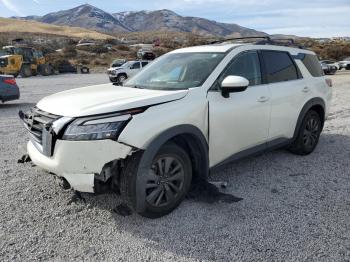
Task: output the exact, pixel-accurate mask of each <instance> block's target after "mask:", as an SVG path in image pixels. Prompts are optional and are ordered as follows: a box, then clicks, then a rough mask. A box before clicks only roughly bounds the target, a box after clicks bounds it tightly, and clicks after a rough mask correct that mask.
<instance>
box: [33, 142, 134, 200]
mask: <svg viewBox="0 0 350 262" xmlns="http://www.w3.org/2000/svg"><path fill="white" fill-rule="evenodd" d="M132 150H133V148H132V147H130V146H128V145H124V144H121V143H118V142H115V141H112V140H96V141H65V140H57V141H56V145H55V150H54V153H53V155H52V156H51V157H47V156H45V155H43V154H42V153H41V152H40V151H39V150H38V149H37V148H36V147H35V145H34V144H33V142H32V141H29V142H28V144H27V151H28V154H29V156H30V158H31V159H32V161H33V162H34V164H36V165H37V166H39V167H41V168H42V169H44V170H46V171H49V172H51V173H54V174H55V175H57V176H59V177H64V178H65V179H66V180H67V181H68V183H69V184H70V185H71V187H72V188H74V190H77V191H80V192H89V193H93V192H94V180H95V174H100V172H101V170H102V168H103V167H104V165H105V164H106V163H108V162H110V161H113V160H118V159H125V158H126V157H127V156H128V155H130V154H131V153H132Z"/></svg>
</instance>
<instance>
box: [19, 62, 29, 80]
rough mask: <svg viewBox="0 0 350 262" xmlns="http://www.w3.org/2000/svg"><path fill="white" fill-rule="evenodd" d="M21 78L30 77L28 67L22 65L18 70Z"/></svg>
mask: <svg viewBox="0 0 350 262" xmlns="http://www.w3.org/2000/svg"><path fill="white" fill-rule="evenodd" d="M20 75H21V77H23V78H25V77H31V76H32V69H31V68H30V65H22V68H21V70H20Z"/></svg>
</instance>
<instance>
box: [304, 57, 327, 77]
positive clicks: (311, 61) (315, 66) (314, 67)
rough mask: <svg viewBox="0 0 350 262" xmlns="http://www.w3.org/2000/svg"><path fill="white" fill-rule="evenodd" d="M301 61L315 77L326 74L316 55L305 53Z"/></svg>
mask: <svg viewBox="0 0 350 262" xmlns="http://www.w3.org/2000/svg"><path fill="white" fill-rule="evenodd" d="M301 61H302V62H303V64H304V66H305V67H306V68H307V70H308V71H309V73H310V74H311V75H312V76H313V77H320V76H323V75H324V73H323V70H322V67H321V65H320V62H319V61H318V58H317V56H316V55H309V54H303V55H302V58H301Z"/></svg>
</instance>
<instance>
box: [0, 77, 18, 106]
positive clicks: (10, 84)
mask: <svg viewBox="0 0 350 262" xmlns="http://www.w3.org/2000/svg"><path fill="white" fill-rule="evenodd" d="M19 96H20V93H19V88H18V86H17V83H16V79H15V78H14V77H13V76H9V75H0V101H1V102H2V103H5V102H7V101H11V100H17V99H19Z"/></svg>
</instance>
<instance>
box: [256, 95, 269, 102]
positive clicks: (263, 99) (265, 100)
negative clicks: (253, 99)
mask: <svg viewBox="0 0 350 262" xmlns="http://www.w3.org/2000/svg"><path fill="white" fill-rule="evenodd" d="M267 101H269V98H268V97H267V96H261V97H260V98H259V99H258V102H260V103H265V102H267Z"/></svg>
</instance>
